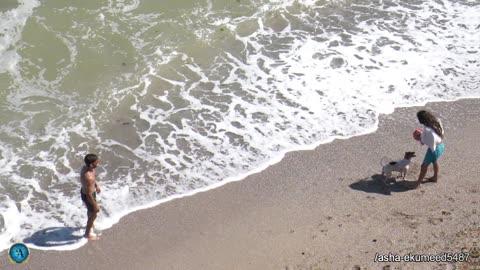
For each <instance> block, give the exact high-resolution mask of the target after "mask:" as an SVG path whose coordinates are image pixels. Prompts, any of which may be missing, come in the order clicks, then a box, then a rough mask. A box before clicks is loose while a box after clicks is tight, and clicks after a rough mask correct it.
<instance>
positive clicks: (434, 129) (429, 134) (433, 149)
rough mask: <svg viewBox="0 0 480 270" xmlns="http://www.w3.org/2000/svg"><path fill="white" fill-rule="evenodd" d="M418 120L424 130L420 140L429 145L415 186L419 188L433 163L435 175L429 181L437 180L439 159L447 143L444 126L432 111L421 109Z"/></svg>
mask: <svg viewBox="0 0 480 270" xmlns="http://www.w3.org/2000/svg"><path fill="white" fill-rule="evenodd" d="M417 118H418V122H420V124H422V125H423V131H422V133H421V134H420V136H419V138H418V137H417V138H416V139H417V140H419V141H420V142H421V143H422V145H424V144H426V145H427V146H428V149H427V153H426V154H425V158H424V160H423V163H422V167H421V170H420V175H419V176H418V180H417V183H416V184H415V188H417V187H418V186H419V185H420V183H421V182H422V180H423V179H424V178H425V175H426V174H427V169H428V166H430V164H431V163H433V177H431V178H429V179H428V181H429V182H437V180H438V171H439V169H440V166H439V165H438V159H439V158H440V156H442V153H443V150H444V149H445V143H444V142H443V135H444V133H443V132H444V131H443V126H442V123H441V122H440V120H439V119H438V118H436V117H435V116H434V115H433V114H432V113H431V112H429V111H426V110H421V111H419V112H418V113H417Z"/></svg>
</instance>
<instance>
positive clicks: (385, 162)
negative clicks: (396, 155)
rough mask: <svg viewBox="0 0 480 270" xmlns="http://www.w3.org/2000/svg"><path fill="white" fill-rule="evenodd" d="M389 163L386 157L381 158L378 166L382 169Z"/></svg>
mask: <svg viewBox="0 0 480 270" xmlns="http://www.w3.org/2000/svg"><path fill="white" fill-rule="evenodd" d="M389 162H390V159H389V158H387V157H383V158H382V159H380V165H381V166H382V167H384V166H385V165H386V164H387V163H389Z"/></svg>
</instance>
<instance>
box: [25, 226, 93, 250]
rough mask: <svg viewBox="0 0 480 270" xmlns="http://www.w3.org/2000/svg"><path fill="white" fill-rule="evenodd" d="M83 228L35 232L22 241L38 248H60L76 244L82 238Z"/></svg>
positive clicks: (54, 228) (63, 228)
mask: <svg viewBox="0 0 480 270" xmlns="http://www.w3.org/2000/svg"><path fill="white" fill-rule="evenodd" d="M83 232H84V228H82V227H77V228H72V227H52V228H47V229H44V230H41V231H38V232H35V233H34V234H32V235H31V236H30V237H28V238H25V239H24V240H23V241H24V243H26V244H33V245H35V246H38V247H60V246H67V245H72V244H77V243H79V242H80V240H81V239H82V238H83V239H84V237H83Z"/></svg>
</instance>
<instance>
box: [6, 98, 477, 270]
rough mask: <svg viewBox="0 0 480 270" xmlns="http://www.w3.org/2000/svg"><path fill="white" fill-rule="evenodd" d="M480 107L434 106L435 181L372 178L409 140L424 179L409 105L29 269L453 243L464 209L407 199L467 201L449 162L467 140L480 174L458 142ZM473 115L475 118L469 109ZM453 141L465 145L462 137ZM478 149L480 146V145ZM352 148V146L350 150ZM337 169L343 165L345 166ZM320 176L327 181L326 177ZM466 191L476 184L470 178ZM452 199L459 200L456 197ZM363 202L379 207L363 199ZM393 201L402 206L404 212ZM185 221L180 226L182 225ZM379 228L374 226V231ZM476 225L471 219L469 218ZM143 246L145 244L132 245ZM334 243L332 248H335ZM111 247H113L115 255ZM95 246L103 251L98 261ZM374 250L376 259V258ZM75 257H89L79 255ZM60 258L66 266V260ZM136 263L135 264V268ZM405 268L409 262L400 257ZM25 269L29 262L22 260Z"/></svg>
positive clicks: (265, 261) (207, 265)
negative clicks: (384, 189) (372, 127)
mask: <svg viewBox="0 0 480 270" xmlns="http://www.w3.org/2000/svg"><path fill="white" fill-rule="evenodd" d="M479 105H480V100H479V99H474V98H467V99H460V100H457V101H446V102H440V103H428V104H427V105H426V107H427V108H430V109H432V110H433V111H434V113H436V114H437V115H439V117H440V118H441V119H442V121H443V122H444V125H445V126H446V143H447V149H446V154H447V155H445V154H444V157H442V160H441V163H440V164H442V167H441V176H440V177H441V178H440V180H439V181H440V182H439V183H437V184H425V185H422V187H421V188H420V189H419V190H415V191H407V190H401V188H398V187H395V188H394V190H392V196H385V195H383V194H380V193H379V192H378V187H375V185H374V184H373V182H372V181H370V180H371V179H372V176H374V175H375V174H378V173H379V169H380V168H379V165H378V164H379V163H378V160H379V156H380V155H385V156H388V157H400V156H402V154H403V152H401V151H403V150H404V149H405V148H414V149H411V150H413V151H418V150H420V149H421V151H422V152H418V153H417V157H416V159H415V160H414V165H415V164H416V165H417V166H412V167H413V168H412V169H411V171H412V172H410V173H409V179H412V178H415V177H416V175H415V174H418V169H419V163H420V162H421V160H422V159H423V155H424V152H423V151H426V149H425V148H420V147H419V146H418V145H417V144H416V142H415V141H413V139H412V138H411V133H412V131H413V130H414V129H415V128H416V127H418V126H419V124H418V122H417V121H416V116H415V113H416V111H417V109H418V108H419V107H403V108H397V109H396V110H395V112H393V113H392V114H385V115H384V114H382V115H380V117H379V118H380V120H379V125H378V128H377V129H376V131H374V132H369V133H367V134H363V135H358V136H353V137H350V138H348V139H336V140H334V141H332V142H330V143H323V144H319V145H318V146H316V148H315V149H314V150H301V151H293V152H287V153H286V154H284V156H283V158H282V160H281V161H280V162H277V163H274V164H273V165H269V166H267V167H266V168H265V169H264V170H262V171H259V172H255V173H252V174H250V175H248V176H247V177H246V178H244V179H243V180H242V181H229V182H228V185H227V183H225V184H223V183H222V185H220V186H219V187H216V188H213V189H212V188H209V189H208V192H204V191H197V192H196V193H195V196H182V197H181V199H180V200H176V199H171V200H169V201H167V202H164V203H159V204H157V205H156V206H154V207H153V208H148V209H143V210H142V211H136V212H133V213H130V214H128V215H127V216H124V217H122V220H121V222H119V223H118V224H116V225H115V226H113V227H112V228H110V229H107V230H105V231H104V232H103V235H102V239H101V240H99V241H97V242H91V243H88V244H87V245H85V246H83V247H81V248H80V249H76V250H73V251H41V250H36V249H32V250H31V253H32V256H31V258H30V260H29V262H28V263H27V264H26V265H25V267H34V269H37V266H38V269H66V268H68V269H83V268H85V267H89V268H93V269H139V268H142V269H158V267H160V269H164V268H165V269H194V268H195V269H225V268H226V269H309V268H305V267H317V266H318V267H321V268H318V269H323V268H324V267H325V268H326V269H331V268H333V269H342V268H343V269H353V268H352V267H355V266H360V267H361V269H363V268H364V267H368V269H370V267H374V268H375V269H376V268H378V267H379V264H378V263H377V264H372V262H373V259H374V258H373V255H372V253H374V252H373V249H372V248H373V247H375V246H378V247H379V249H378V252H379V253H381V252H382V250H381V249H382V248H380V246H382V247H383V249H384V250H388V248H390V250H391V252H394V253H395V250H393V246H395V247H396V248H398V247H401V249H397V250H396V251H397V252H396V253H399V252H400V251H408V250H413V251H415V252H417V253H421V252H427V251H432V250H433V248H434V247H436V248H437V249H438V248H439V247H442V248H444V249H445V248H447V244H446V241H441V240H439V238H442V237H443V238H446V236H449V235H450V234H451V233H452V232H451V231H449V230H452V229H453V228H450V226H451V225H452V224H453V223H455V222H454V221H458V220H457V219H455V218H453V217H454V216H456V215H455V214H454V213H452V212H453V210H452V209H443V210H439V213H436V214H438V216H437V215H436V214H435V215H434V214H433V213H432V211H433V210H432V209H428V210H427V212H429V213H430V216H425V215H422V214H421V211H419V209H418V208H417V207H415V205H413V209H410V207H412V205H411V204H406V202H405V201H407V202H409V201H413V202H415V203H416V204H419V205H422V206H424V207H427V206H429V205H426V204H425V201H424V200H420V199H421V198H425V199H426V200H433V201H434V202H435V203H437V204H439V205H442V206H443V208H448V205H445V202H444V201H442V200H439V199H438V198H437V197H436V196H437V195H442V196H443V197H444V198H443V199H445V201H446V202H450V203H452V204H458V201H459V199H456V198H455V196H454V195H452V196H450V197H449V196H447V193H446V192H448V188H452V187H453V186H451V185H452V184H453V182H454V181H453V180H450V181H448V178H449V177H450V178H453V177H454V174H452V173H451V172H449V170H452V169H449V168H451V167H455V168H457V169H458V167H459V166H460V165H461V164H457V163H458V162H453V161H452V159H454V158H456V159H460V160H461V158H462V157H459V156H458V153H457V152H458V151H455V149H457V148H458V149H462V150H463V151H461V152H468V151H470V152H472V156H471V157H469V158H468V161H467V163H472V166H470V167H469V168H471V171H468V172H464V171H462V173H463V174H465V175H466V176H467V177H466V179H461V181H460V182H461V186H468V185H471V184H474V183H475V182H474V181H475V180H478V179H473V178H475V176H476V175H475V174H477V175H478V172H479V170H478V168H475V166H474V165H473V163H474V162H475V157H476V156H475V155H474V154H475V153H478V151H480V147H478V146H476V145H471V144H469V145H462V143H461V142H460V143H459V145H458V146H456V143H457V142H459V140H458V137H461V136H464V137H465V138H463V140H472V142H473V139H476V138H477V137H478V135H480V127H479V124H478V123H477V121H475V120H476V119H475V117H478V115H480V114H479V109H478V108H479V107H480V106H479ZM463 107H465V108H470V110H472V111H474V110H476V111H475V112H474V113H472V112H468V111H463V110H462V109H463ZM462 114H463V115H464V116H472V117H471V119H469V118H468V117H465V118H463V119H461V116H462ZM452 140H453V142H452ZM450 144H453V147H452V146H450ZM464 144H465V143H464ZM399 149H402V150H399ZM475 149H477V150H478V151H477V152H475ZM342 151H344V152H345V153H347V155H342V154H340V153H341V152H342ZM451 151H453V153H452V152H451ZM352 153H353V154H352ZM454 154H455V155H454ZM447 156H448V157H447ZM376 159H378V160H376ZM347 161H348V162H347ZM457 161H458V160H457ZM443 162H445V166H443ZM462 164H463V162H462ZM339 165H343V166H339ZM343 167H344V168H343ZM333 168H340V169H341V170H339V171H335V170H334V169H333ZM320 179H324V180H323V181H325V182H322V180H320ZM467 180H468V181H467ZM323 184H327V185H325V186H324V185H323ZM467 184H468V185H467ZM369 185H371V187H370V186H369ZM472 188H473V186H472ZM466 190H467V191H466V192H470V191H471V190H470V191H469V190H468V188H466ZM433 191H434V192H433ZM459 192H460V193H459V194H461V193H462V191H459ZM470 193H472V194H473V193H474V192H470ZM365 195H366V196H365ZM399 197H400V198H399ZM450 198H452V199H453V200H454V201H453V202H452V201H451V200H450ZM392 201H393V202H392ZM473 202H475V203H473ZM476 203H477V201H471V202H470V206H472V205H475V204H476ZM362 204H364V205H365V206H367V208H368V209H363V208H362V207H360V206H361V205H362ZM398 205H402V206H403V208H399V206H398ZM388 206H389V207H390V208H392V207H393V208H394V209H395V210H394V211H393V212H392V211H391V209H390V208H388ZM460 206H462V207H463V208H466V209H467V210H471V209H470V208H469V205H465V204H460ZM370 207H373V208H375V209H376V208H378V210H374V209H370ZM430 207H432V206H430ZM472 207H473V206H472ZM459 209H460V208H459ZM472 209H473V208H472ZM232 210H235V211H232ZM436 210H438V209H436ZM383 211H385V212H387V213H389V214H388V215H387V214H385V213H383ZM340 212H342V214H340ZM362 212H366V213H369V214H371V215H373V217H372V216H370V215H365V213H363V214H362ZM467 212H468V211H467ZM447 213H448V214H447ZM377 215H378V217H377ZM472 216H473V218H474V220H473V221H472V222H470V223H469V224H470V225H472V226H473V233H475V231H476V228H475V226H477V227H478V215H476V214H473V215H472ZM387 219H388V220H387ZM447 221H448V222H447ZM178 222H179V223H180V224H177V223H178ZM382 223H386V224H390V225H391V226H393V227H399V228H401V229H402V231H401V232H402V233H401V234H400V235H402V236H403V237H405V238H406V239H407V240H406V241H400V239H398V237H399V236H398V235H395V237H393V239H396V241H393V240H390V242H391V243H390V242H389V241H383V239H382V238H384V236H385V235H390V234H392V233H394V232H395V230H393V231H392V230H391V229H390V228H389V227H385V226H384V225H383V224H382ZM447 223H448V224H447ZM219 224H220V225H219ZM439 224H440V225H442V224H447V225H448V226H447V227H448V229H449V230H446V231H442V232H443V233H444V235H443V236H441V235H440V236H437V237H434V236H432V235H428V231H429V228H427V227H430V229H435V228H436V227H437V226H438V225H439ZM475 224H476V225H475ZM153 225H154V226H153ZM177 225H178V226H177ZM371 227H372V228H371ZM424 227H425V228H424ZM370 229H371V230H373V232H369V231H368V230H370ZM392 229H393V228H392ZM465 229H470V228H469V226H466V228H465ZM136 230H138V231H136ZM375 230H377V231H375ZM405 230H406V231H407V232H408V231H410V233H412V234H417V235H420V236H422V237H426V238H428V239H429V240H430V242H432V241H433V240H432V239H435V241H434V242H435V243H436V244H435V245H433V246H432V247H430V248H428V247H425V246H424V247H421V246H419V247H416V246H415V242H412V240H411V236H409V235H407V234H405ZM412 230H413V231H412ZM415 231H417V232H415ZM347 232H352V233H351V234H350V233H347ZM455 233H457V232H455ZM455 233H454V234H455ZM365 234H369V235H370V237H365V236H364V235H365ZM123 236H124V237H123ZM252 236H255V237H252ZM417 237H418V236H417ZM367 238H372V239H370V240H367ZM447 238H448V237H447ZM374 240H375V241H374ZM365 241H366V242H365ZM477 241H478V237H477ZM187 242H188V243H187ZM364 242H365V243H364ZM367 242H368V243H367ZM234 243H235V245H234ZM283 243H285V246H283V245H282V244H283ZM356 243H363V245H360V250H364V251H363V252H367V253H363V254H362V252H359V251H358V248H357V247H355V244H356ZM136 245H138V248H132V246H136ZM372 245H373V246H372ZM465 245H468V243H465ZM320 246H323V247H320ZM325 246H328V247H330V248H328V249H326V248H325ZM262 247H264V249H262ZM353 247H355V249H356V250H355V251H352V252H344V253H343V255H344V256H339V254H341V253H342V252H340V250H348V249H349V248H353ZM152 249H153V250H152ZM271 249H273V250H272V251H271V252H267V253H265V252H261V251H264V250H271ZM105 250H112V251H113V252H112V253H113V254H114V255H112V256H113V257H110V255H109V253H108V252H106V251H105ZM301 250H303V251H301ZM332 250H334V251H332ZM440 250H441V248H440ZM253 251H256V253H254V252H253ZM335 251H336V252H335ZM445 251H446V250H445ZM142 254H146V257H147V258H148V261H145V259H144V260H143V261H134V260H132V259H131V258H130V257H132V256H133V257H135V256H139V257H143V256H141V255H142ZM320 254H323V255H320ZM59 255H60V256H59ZM91 256H93V258H91V259H90V258H89V257H91ZM345 256H347V260H345V258H344V257H345ZM362 256H366V257H369V259H367V260H365V258H362ZM0 258H6V251H3V252H2V254H1V256H0ZM129 258H130V259H129ZM240 258H242V259H240ZM342 258H343V262H342ZM75 261H76V262H77V263H73V262H75ZM370 261H371V262H370ZM7 262H8V260H7ZM78 262H81V263H78ZM57 263H59V264H57ZM70 263H71V264H70ZM35 265H37V266H35ZM59 265H61V267H60V268H55V267H59ZM380 265H381V264H380ZM115 266H116V267H115ZM126 266H128V267H127V268H125V267H126ZM196 266H198V267H196ZM393 266H401V264H399V263H396V264H394V265H392V267H393ZM417 266H418V265H417ZM430 266H431V265H430ZM0 267H1V268H2V269H5V268H6V269H9V267H14V266H9V265H5V260H4V259H3V260H0ZM22 267H23V266H21V268H22ZM75 267H78V268H75ZM118 267H120V268H118ZM302 267H304V268H302ZM404 267H406V268H405V269H411V268H408V267H409V266H408V264H405V265H404ZM421 267H425V268H424V269H431V267H429V266H428V264H424V265H423V264H422V266H421ZM17 268H18V266H17V267H16V268H15V269H17ZM11 269H13V268H11ZM312 269H313V268H312ZM414 269H423V268H414Z"/></svg>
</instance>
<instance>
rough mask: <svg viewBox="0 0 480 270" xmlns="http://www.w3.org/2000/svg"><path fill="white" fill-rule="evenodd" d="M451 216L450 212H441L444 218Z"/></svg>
mask: <svg viewBox="0 0 480 270" xmlns="http://www.w3.org/2000/svg"><path fill="white" fill-rule="evenodd" d="M451 214H452V213H450V212H448V211H446V210H443V211H442V215H444V216H450V215H451Z"/></svg>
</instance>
